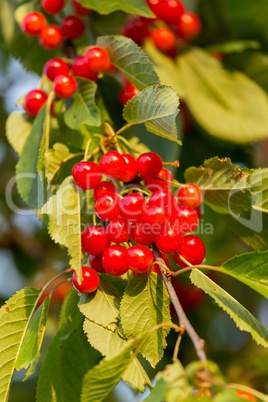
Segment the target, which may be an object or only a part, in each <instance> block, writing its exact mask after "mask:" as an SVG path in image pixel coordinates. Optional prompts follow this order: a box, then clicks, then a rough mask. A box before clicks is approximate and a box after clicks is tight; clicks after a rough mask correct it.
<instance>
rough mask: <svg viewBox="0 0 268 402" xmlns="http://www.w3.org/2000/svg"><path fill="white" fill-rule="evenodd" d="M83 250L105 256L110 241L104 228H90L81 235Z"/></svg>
mask: <svg viewBox="0 0 268 402" xmlns="http://www.w3.org/2000/svg"><path fill="white" fill-rule="evenodd" d="M81 243H82V250H83V251H84V252H85V253H88V254H92V255H100V254H103V252H104V250H106V248H107V247H109V246H110V240H109V238H108V236H107V233H106V230H105V228H104V227H103V226H88V227H87V228H86V229H84V230H83V232H82V233H81Z"/></svg>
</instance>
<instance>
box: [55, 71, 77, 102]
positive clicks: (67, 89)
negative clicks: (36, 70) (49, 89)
mask: <svg viewBox="0 0 268 402" xmlns="http://www.w3.org/2000/svg"><path fill="white" fill-rule="evenodd" d="M76 90H77V82H76V80H75V78H74V77H73V76H72V75H70V74H64V75H63V74H61V75H58V76H57V77H56V78H55V80H54V85H53V91H54V92H55V94H56V95H57V96H58V97H59V98H61V99H67V98H70V97H71V96H73V95H74V93H75V92H76Z"/></svg>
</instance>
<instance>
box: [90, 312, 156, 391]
mask: <svg viewBox="0 0 268 402" xmlns="http://www.w3.org/2000/svg"><path fill="white" fill-rule="evenodd" d="M84 332H85V333H86V335H87V338H88V341H89V343H90V344H91V346H92V347H93V348H94V349H96V350H98V351H99V352H100V353H101V354H102V355H103V356H105V357H107V358H109V357H111V356H113V355H114V354H115V353H120V351H121V349H122V348H123V347H124V345H125V344H126V343H127V340H126V339H124V338H122V337H121V336H120V335H119V334H118V332H112V331H110V330H108V329H106V328H103V327H102V326H100V325H98V324H95V323H94V322H92V321H89V320H87V319H86V320H85V321H84ZM122 379H123V380H124V381H125V382H126V383H127V384H128V385H130V386H131V387H132V388H134V389H136V390H137V389H138V390H139V391H140V392H144V391H145V385H146V384H148V385H151V381H150V379H149V377H148V376H147V374H146V372H145V370H144V368H143V367H142V365H141V363H140V362H139V360H138V359H137V358H136V357H135V358H134V359H133V361H132V362H131V363H130V365H129V367H128V368H127V369H126V371H125V373H124V374H123V375H122Z"/></svg>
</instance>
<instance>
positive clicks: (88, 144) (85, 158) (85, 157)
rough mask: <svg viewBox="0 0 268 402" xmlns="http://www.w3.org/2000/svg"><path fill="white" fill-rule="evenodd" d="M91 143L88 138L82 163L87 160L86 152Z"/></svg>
mask: <svg viewBox="0 0 268 402" xmlns="http://www.w3.org/2000/svg"><path fill="white" fill-rule="evenodd" d="M91 142H92V138H90V139H89V140H88V142H87V145H86V149H85V153H84V159H83V160H84V161H87V159H88V157H87V155H88V150H89V147H90V144H91Z"/></svg>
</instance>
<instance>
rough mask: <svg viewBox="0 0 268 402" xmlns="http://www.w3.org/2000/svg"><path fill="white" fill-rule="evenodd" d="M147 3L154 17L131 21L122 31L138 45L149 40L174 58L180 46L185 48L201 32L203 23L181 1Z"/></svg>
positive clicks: (167, 0) (164, 0)
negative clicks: (148, 38)
mask: <svg viewBox="0 0 268 402" xmlns="http://www.w3.org/2000/svg"><path fill="white" fill-rule="evenodd" d="M147 3H148V6H149V7H150V9H151V10H152V12H153V13H154V14H155V15H156V18H155V19H149V18H144V17H135V18H131V19H130V20H129V21H128V22H127V23H126V24H125V25H124V26H123V27H122V30H121V33H122V34H123V35H125V36H127V37H129V38H131V39H133V40H134V41H135V42H136V43H137V44H139V45H140V44H142V42H143V41H144V39H146V38H147V37H150V38H151V39H152V41H153V42H154V44H155V46H156V47H157V48H158V49H159V50H161V51H162V52H165V53H167V54H168V55H170V56H174V55H176V54H177V51H178V48H179V47H180V45H185V43H187V41H189V40H192V39H194V38H195V37H196V36H197V35H198V34H199V33H200V31H201V28H202V24H201V21H200V19H199V17H198V16H197V15H196V14H195V13H192V12H190V11H187V10H186V9H185V6H184V4H183V2H182V1H180V0H147Z"/></svg>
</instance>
